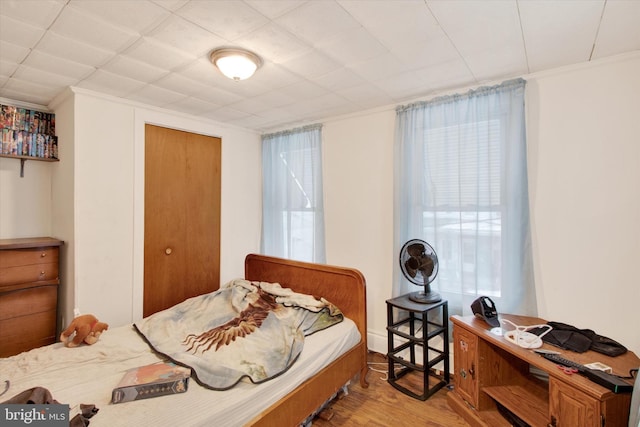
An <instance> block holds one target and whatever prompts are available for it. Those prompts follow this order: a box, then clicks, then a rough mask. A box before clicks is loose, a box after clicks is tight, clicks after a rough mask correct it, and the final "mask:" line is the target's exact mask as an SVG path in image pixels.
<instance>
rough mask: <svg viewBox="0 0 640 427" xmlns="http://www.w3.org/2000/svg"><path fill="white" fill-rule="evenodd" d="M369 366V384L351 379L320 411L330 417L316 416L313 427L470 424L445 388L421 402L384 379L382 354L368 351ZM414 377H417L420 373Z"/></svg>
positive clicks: (458, 426)
mask: <svg viewBox="0 0 640 427" xmlns="http://www.w3.org/2000/svg"><path fill="white" fill-rule="evenodd" d="M369 368H370V371H369V375H368V377H367V378H368V380H369V388H362V387H360V383H359V382H357V381H353V382H352V383H351V385H350V386H349V393H348V394H347V395H346V396H343V397H342V398H338V399H336V400H334V401H333V402H332V403H330V404H329V405H328V406H327V408H326V410H325V412H324V414H323V415H327V416H330V419H328V420H325V419H322V418H321V417H316V419H314V421H313V426H314V427H336V426H364V425H366V426H430V427H468V426H469V424H468V423H467V422H466V421H464V419H462V417H460V416H459V415H458V414H456V413H455V412H453V410H451V408H450V407H449V405H448V404H447V389H446V388H443V389H440V390H439V391H438V392H437V393H435V394H434V395H433V396H431V397H429V399H427V400H426V401H424V402H423V401H421V400H418V399H414V398H412V397H409V396H407V395H405V394H404V393H401V392H400V391H398V390H396V389H395V388H393V387H392V386H391V385H390V384H389V383H388V382H387V373H386V372H387V359H386V356H385V355H382V354H380V353H369ZM374 369H375V370H374ZM379 371H381V372H379ZM409 375H413V373H412V374H409ZM409 375H407V377H408V376H409ZM416 377H417V378H416V379H420V377H419V376H417V375H416Z"/></svg>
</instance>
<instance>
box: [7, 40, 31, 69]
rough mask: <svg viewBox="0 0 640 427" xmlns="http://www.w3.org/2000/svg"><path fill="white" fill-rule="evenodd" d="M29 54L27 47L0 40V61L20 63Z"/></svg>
mask: <svg viewBox="0 0 640 427" xmlns="http://www.w3.org/2000/svg"><path fill="white" fill-rule="evenodd" d="M29 52H30V50H29V48H28V47H24V46H18V45H17V44H13V43H9V42H5V41H3V40H0V59H2V60H3V61H9V62H15V63H20V62H22V61H23V60H24V59H25V58H26V57H27V55H29Z"/></svg>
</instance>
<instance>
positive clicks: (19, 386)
mask: <svg viewBox="0 0 640 427" xmlns="http://www.w3.org/2000/svg"><path fill="white" fill-rule="evenodd" d="M359 342H360V333H359V332H358V329H357V327H356V325H355V324H354V323H353V321H351V320H350V319H347V318H345V319H344V321H343V322H341V323H339V324H337V325H334V326H332V327H331V328H328V329H326V330H323V331H321V332H318V333H316V334H313V335H311V336H309V337H307V340H306V343H305V347H304V350H303V351H302V353H301V354H300V357H299V358H298V361H297V362H296V363H294V364H293V366H292V367H291V368H290V369H289V370H287V371H286V372H285V373H284V374H282V375H280V376H279V377H277V378H275V379H273V380H271V381H267V382H264V383H261V384H252V383H250V382H246V381H244V380H243V381H241V382H240V383H239V384H238V385H237V386H236V387H234V388H232V389H229V390H225V391H217V390H209V389H206V388H203V387H201V386H199V385H198V384H197V383H196V382H195V381H191V382H190V384H189V390H188V391H187V392H186V393H183V394H175V395H170V396H162V397H154V398H151V399H145V400H137V401H133V402H126V403H119V404H115V405H114V404H111V403H110V400H111V391H112V390H113V388H114V387H115V386H116V385H117V384H118V382H119V381H120V379H121V378H122V376H123V375H124V373H125V371H126V370H128V369H130V368H134V367H136V366H142V365H147V364H150V363H154V362H157V361H158V360H159V357H158V356H157V355H156V354H155V353H153V352H152V351H151V349H150V348H149V345H148V344H146V343H145V342H144V341H143V340H142V338H141V337H140V336H139V335H138V333H137V332H136V331H135V330H134V329H133V327H132V326H131V325H127V326H122V327H118V328H112V329H109V330H108V331H106V332H105V333H103V334H102V336H101V337H100V340H99V341H98V342H97V343H96V344H94V345H92V346H85V345H83V346H81V347H76V348H67V347H64V346H63V345H62V344H61V343H56V344H52V345H50V346H46V347H42V348H38V349H34V350H31V351H29V352H26V353H22V354H19V355H16V356H12V357H9V358H4V359H0V383H4V381H5V380H9V381H10V388H9V390H8V392H7V393H5V394H4V395H3V396H2V397H0V402H2V401H5V400H7V399H9V398H11V397H12V396H14V395H16V394H18V393H20V392H21V391H24V390H26V389H29V388H31V387H36V386H41V387H45V388H47V389H48V390H49V391H50V392H51V394H52V395H53V397H54V398H55V399H56V400H57V401H59V402H61V403H65V404H69V405H70V407H71V414H70V416H71V417H73V416H74V415H75V414H76V413H78V412H79V405H80V404H81V403H85V404H91V403H92V404H95V405H96V406H97V407H98V408H99V412H98V413H97V414H96V415H95V416H94V417H93V418H91V427H118V426H130V427H134V426H158V427H160V426H167V427H169V426H171V427H173V426H213V425H215V426H230V427H236V426H242V425H245V424H246V423H248V422H249V421H251V419H253V418H254V417H255V416H257V415H258V414H260V413H261V412H263V411H264V410H265V409H267V408H268V407H269V406H271V405H272V404H273V403H275V402H277V401H278V400H279V399H280V398H282V397H283V396H285V395H286V394H287V393H289V392H290V391H291V390H293V389H294V388H295V387H297V386H298V385H300V384H301V383H302V382H303V381H304V380H305V379H306V378H309V377H310V376H312V375H314V374H316V373H317V372H319V371H320V370H321V369H322V368H323V367H324V366H326V365H327V364H328V363H330V362H331V361H333V360H335V359H336V358H338V357H340V356H341V355H342V354H344V353H345V352H346V351H347V350H348V349H350V348H352V347H353V346H355V345H356V344H358V343H359Z"/></svg>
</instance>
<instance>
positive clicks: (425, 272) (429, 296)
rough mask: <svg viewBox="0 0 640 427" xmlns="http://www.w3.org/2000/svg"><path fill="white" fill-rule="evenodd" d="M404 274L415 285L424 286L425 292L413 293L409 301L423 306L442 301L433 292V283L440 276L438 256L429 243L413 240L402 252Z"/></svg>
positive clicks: (401, 259)
mask: <svg viewBox="0 0 640 427" xmlns="http://www.w3.org/2000/svg"><path fill="white" fill-rule="evenodd" d="M400 269H401V270H402V274H404V277H406V278H407V280H409V281H410V282H411V283H413V284H414V285H422V286H424V290H423V291H419V292H412V293H410V294H409V299H410V300H411V301H414V302H418V303H421V304H433V303H436V302H439V301H441V300H442V297H440V294H439V293H437V292H433V291H432V290H431V286H430V284H431V282H433V279H435V278H436V276H437V274H438V255H436V251H435V250H434V249H433V248H432V247H431V245H429V244H428V243H427V242H425V241H423V240H420V239H412V240H409V241H408V242H407V243H405V244H404V246H403V247H402V249H401V250H400Z"/></svg>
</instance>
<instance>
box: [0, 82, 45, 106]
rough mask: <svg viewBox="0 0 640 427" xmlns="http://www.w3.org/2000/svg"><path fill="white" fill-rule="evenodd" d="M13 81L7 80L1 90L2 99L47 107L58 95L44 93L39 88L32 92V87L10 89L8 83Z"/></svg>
mask: <svg viewBox="0 0 640 427" xmlns="http://www.w3.org/2000/svg"><path fill="white" fill-rule="evenodd" d="M0 80H1V79H0ZM10 80H11V79H7V80H6V81H5V82H4V83H3V84H2V87H1V88H0V97H3V98H8V99H17V100H19V101H21V102H27V103H30V104H39V105H47V104H48V103H49V102H50V101H51V99H53V97H55V96H56V95H57V93H56V94H53V95H51V94H50V93H46V92H44V93H43V92H42V91H40V90H38V89H37V88H35V89H33V90H31V89H30V87H28V86H27V87H25V86H18V87H17V88H10V87H9V85H8V83H9V81H10Z"/></svg>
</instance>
